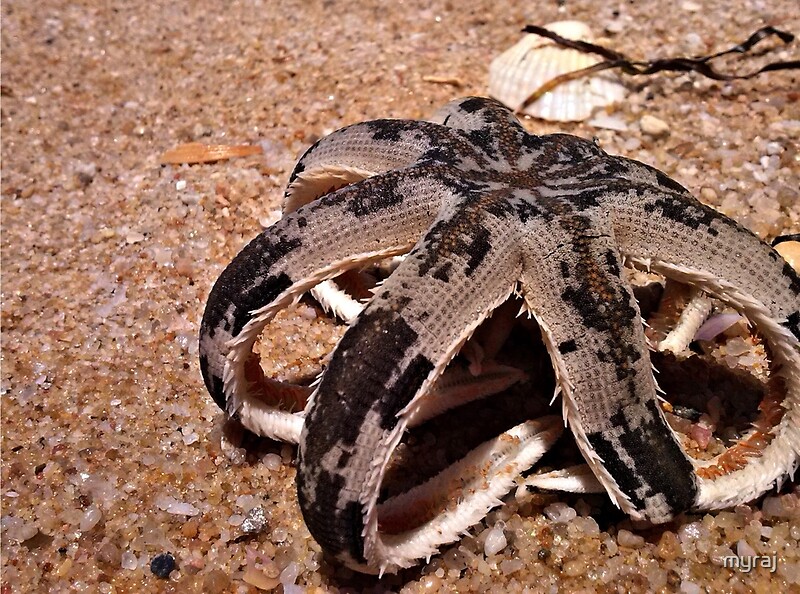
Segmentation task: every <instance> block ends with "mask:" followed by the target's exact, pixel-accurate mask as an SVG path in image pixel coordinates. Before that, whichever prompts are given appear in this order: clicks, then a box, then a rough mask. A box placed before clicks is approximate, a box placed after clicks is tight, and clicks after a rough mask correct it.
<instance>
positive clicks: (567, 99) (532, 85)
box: [489, 21, 625, 122]
mask: <svg viewBox="0 0 800 594" xmlns="http://www.w3.org/2000/svg"><path fill="white" fill-rule="evenodd" d="M545 28H546V29H549V30H550V31H553V32H554V33H557V34H558V35H560V36H561V37H565V38H567V39H574V40H582V41H591V37H592V36H591V31H590V30H589V27H588V26H586V25H585V24H583V23H580V22H578V21H559V22H557V23H550V24H549V25H545ZM600 61H602V60H601V59H600V58H599V57H598V56H596V55H591V54H583V53H581V52H579V51H577V50H573V49H568V48H562V47H559V46H558V45H556V44H555V43H554V42H552V41H550V40H549V39H547V38H545V37H541V36H539V35H534V34H529V35H526V36H525V37H523V38H522V39H521V40H520V41H519V42H518V43H517V44H516V45H514V46H513V47H512V48H510V49H509V50H507V51H505V52H503V53H502V54H500V55H499V56H497V57H496V58H495V59H494V60H493V61H492V64H491V66H489V94H490V95H491V96H492V97H494V98H495V99H497V100H498V101H500V102H502V103H504V104H505V105H507V106H508V107H510V108H511V109H513V110H514V111H515V112H518V111H519V108H520V107H521V106H522V103H523V102H524V101H525V100H526V99H527V98H528V97H529V96H530V95H531V94H532V93H533V92H534V91H535V90H536V89H538V88H539V87H540V86H542V85H543V84H544V83H546V82H548V81H549V80H551V79H553V78H555V77H556V76H559V75H560V74H564V73H567V72H573V71H575V70H580V69H581V68H586V67H588V66H592V65H593V64H596V63H598V62H600ZM624 96H625V87H624V86H623V85H622V84H621V83H620V82H619V79H618V78H617V77H616V76H614V75H613V74H611V73H610V71H605V72H601V73H599V74H594V75H592V76H587V77H584V78H580V79H577V80H573V81H570V82H568V83H564V84H562V85H559V86H557V87H556V88H555V89H553V90H552V91H550V92H548V93H545V94H544V95H543V96H542V97H540V98H539V99H538V100H536V101H535V102H534V103H532V104H530V105H528V106H527V107H526V108H525V109H524V110H522V113H525V114H528V115H532V116H535V117H537V118H542V119H544V120H551V121H555V122H574V121H580V120H585V119H586V118H588V117H589V116H590V115H591V114H592V111H593V110H594V109H595V108H597V107H603V106H606V105H609V104H611V103H614V102H615V101H620V100H621V99H622V98H623V97H624Z"/></svg>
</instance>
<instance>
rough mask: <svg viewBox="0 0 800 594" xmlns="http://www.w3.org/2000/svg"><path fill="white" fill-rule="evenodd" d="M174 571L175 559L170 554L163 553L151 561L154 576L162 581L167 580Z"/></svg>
mask: <svg viewBox="0 0 800 594" xmlns="http://www.w3.org/2000/svg"><path fill="white" fill-rule="evenodd" d="M173 569H175V557H173V556H172V555H171V554H170V553H161V554H160V555H156V556H155V557H153V560H152V561H150V571H152V572H153V575H155V576H156V577H159V578H161V579H162V580H165V579H167V578H168V577H169V574H170V573H172V570H173Z"/></svg>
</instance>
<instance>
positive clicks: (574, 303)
mask: <svg viewBox="0 0 800 594" xmlns="http://www.w3.org/2000/svg"><path fill="white" fill-rule="evenodd" d="M287 204H288V208H287V210H289V211H291V212H288V213H287V214H286V215H285V216H284V217H283V218H282V219H281V220H279V221H278V222H277V223H275V224H274V225H272V226H271V227H269V228H267V229H266V230H265V231H264V232H263V233H262V234H261V235H259V236H258V237H256V238H255V239H254V240H252V241H251V242H250V243H249V244H248V245H247V246H246V247H245V248H244V249H243V250H242V251H241V253H239V255H238V256H236V258H235V259H234V260H233V261H232V262H231V264H230V265H229V266H228V267H227V268H226V269H225V270H224V271H223V272H222V274H221V275H220V277H219V279H218V280H217V282H216V284H215V285H214V287H213V289H212V291H211V294H210V297H209V300H208V304H207V307H206V310H205V315H204V316H203V321H202V328H201V334H200V364H201V369H202V373H203V377H204V380H205V383H206V386H207V388H208V390H209V392H210V393H211V395H212V397H213V398H214V400H215V401H216V402H217V403H218V404H219V406H221V407H222V408H223V409H224V410H226V411H227V413H228V415H230V416H231V417H236V418H238V419H239V420H240V421H241V422H242V423H243V424H244V425H245V426H246V427H248V428H249V429H251V430H253V431H255V432H256V433H259V434H262V435H268V436H271V437H275V438H278V439H288V440H293V439H298V438H299V458H298V468H297V488H298V499H299V503H300V506H301V509H302V512H303V516H304V519H305V521H306V524H307V526H308V528H309V530H310V531H311V534H312V535H313V536H314V538H315V539H316V540H317V541H318V542H319V543H320V545H321V546H322V548H323V549H324V550H325V551H326V552H327V553H329V554H331V555H333V556H335V557H336V558H338V559H339V560H341V561H342V562H344V563H345V564H347V565H349V566H351V567H353V568H355V569H358V570H361V571H380V572H383V571H396V570H397V569H398V568H400V567H407V566H410V565H412V564H413V563H415V562H417V560H418V559H419V558H423V557H429V556H430V555H432V554H434V553H435V552H436V551H437V547H438V546H439V545H440V544H442V543H444V542H449V541H453V540H456V539H457V538H458V537H459V535H460V534H462V533H464V532H465V531H466V530H467V528H468V527H469V526H471V525H472V524H474V523H475V522H477V521H479V520H480V519H481V518H482V517H483V515H485V513H486V512H487V511H488V510H489V509H490V508H491V507H492V506H495V505H497V504H499V503H500V501H499V497H501V496H502V495H503V494H505V493H506V492H507V491H508V490H509V489H510V488H511V486H512V485H513V484H514V483H513V479H514V478H515V476H517V475H518V474H519V473H520V472H522V471H524V470H525V469H526V468H527V466H528V465H530V464H532V463H533V461H535V460H536V459H537V458H538V456H540V455H541V452H542V451H544V450H545V449H547V448H548V447H549V445H550V444H552V442H553V440H554V439H555V436H557V432H558V428H557V427H555V424H554V423H553V421H552V419H549V420H546V421H529V422H526V423H523V424H522V425H519V426H517V427H515V428H513V429H511V430H509V431H507V432H506V433H505V434H503V435H502V436H500V438H498V439H497V440H495V441H492V442H488V443H487V444H484V445H482V446H480V447H479V448H478V449H476V450H475V451H474V452H472V453H471V454H469V455H468V456H467V457H465V458H464V459H463V460H462V461H460V462H459V463H457V464H456V465H454V466H453V467H451V468H450V469H448V470H447V471H446V472H444V473H442V475H441V476H437V477H435V478H434V479H432V480H431V481H429V482H428V483H426V484H424V485H421V486H420V487H418V488H416V489H415V490H414V492H413V493H410V494H402V495H399V496H397V497H395V498H393V499H392V500H389V501H382V502H380V503H379V491H380V487H381V483H382V480H383V478H384V474H385V473H386V469H387V465H388V464H389V460H390V458H391V456H392V452H393V451H394V450H395V448H396V446H397V444H398V443H399V441H400V439H401V437H402V435H403V433H404V432H405V431H406V429H407V428H408V427H409V426H410V425H412V424H414V423H415V421H418V419H419V418H420V416H421V415H422V416H424V414H425V407H426V406H427V405H425V404H424V403H425V401H426V396H429V395H430V393H431V391H432V389H433V387H434V385H435V384H436V381H437V379H439V378H440V377H441V376H442V374H443V372H444V370H445V368H446V367H447V365H448V364H449V363H450V362H451V360H452V359H453V358H454V356H455V355H456V354H457V353H458V352H459V350H460V349H461V347H462V346H463V345H464V343H465V342H466V341H467V340H468V339H469V337H470V336H471V335H472V333H473V332H474V331H475V329H476V328H477V327H478V326H479V325H480V324H481V323H482V322H483V321H484V320H485V319H486V318H487V317H488V316H490V314H491V313H492V312H493V311H494V310H495V309H497V308H498V307H499V306H500V305H501V304H502V303H504V302H505V301H506V300H507V299H508V298H509V296H510V295H512V294H514V293H517V294H519V295H521V296H522V298H523V300H524V304H525V309H526V310H527V311H528V312H529V313H530V314H531V315H532V316H533V317H534V318H535V320H536V322H538V325H539V328H540V330H541V334H542V338H543V340H544V343H545V346H546V348H547V352H548V353H549V357H550V359H551V361H552V366H553V368H554V369H555V374H556V381H557V386H558V390H560V392H561V395H562V404H563V415H564V418H565V420H566V422H567V424H568V426H569V427H570V429H571V431H572V433H573V435H574V436H575V439H576V442H577V444H578V446H579V448H580V450H581V452H582V454H583V456H584V458H585V460H586V462H587V463H588V465H589V467H590V468H591V471H592V473H593V474H594V476H595V477H596V479H597V480H598V481H599V482H600V483H601V484H602V486H603V487H604V488H605V490H606V491H607V492H608V494H609V496H610V497H611V499H612V500H613V501H614V503H615V504H617V505H618V506H619V507H621V508H622V509H623V510H624V511H625V512H626V513H628V514H629V515H630V516H631V517H633V518H636V519H647V520H650V521H652V522H656V523H659V522H666V521H668V520H670V519H671V518H673V517H674V516H675V515H676V514H678V513H680V512H682V511H685V510H690V509H718V508H723V507H728V506H732V505H736V504H738V503H740V502H745V501H749V500H751V499H753V498H755V497H757V496H758V495H760V494H761V493H764V492H765V491H767V490H769V489H770V488H772V487H773V486H775V485H776V484H780V483H781V482H782V481H783V480H785V478H786V477H787V476H789V475H790V474H791V473H793V472H794V470H795V468H796V467H797V465H798V456H799V453H800V349H799V348H798V338H800V278H798V275H797V273H795V271H794V270H792V269H791V267H790V266H788V264H786V262H784V260H783V259H782V258H781V257H780V256H779V255H778V254H777V253H776V252H775V251H774V250H773V249H772V248H771V247H770V246H768V245H766V244H765V243H763V242H761V241H760V240H759V239H758V238H757V237H756V236H755V235H754V234H752V233H751V232H749V231H748V230H746V229H744V228H743V227H741V226H740V225H738V224H737V223H735V222H734V221H732V220H731V219H729V218H727V217H725V216H723V215H721V214H719V213H717V212H716V211H714V210H713V209H711V208H709V207H707V206H705V205H703V204H701V203H700V202H698V201H697V200H696V199H694V198H693V197H692V196H691V194H690V193H689V192H688V191H687V190H686V189H684V188H683V187H682V186H681V185H679V184H678V183H677V182H675V181H673V180H672V179H670V178H669V177H667V176H666V175H665V174H663V173H662V172H660V171H658V170H656V169H654V168H652V167H649V166H647V165H644V164H642V163H639V162H637V161H633V160H631V159H626V158H622V157H615V156H610V155H608V154H606V153H605V152H604V151H603V150H601V149H600V148H599V147H598V146H597V145H596V144H595V143H593V142H590V141H587V140H584V139H581V138H578V137H575V136H571V135H566V134H550V135H546V136H537V135H533V134H529V133H527V132H526V130H525V129H524V128H523V127H522V125H521V124H520V123H519V121H518V120H517V119H516V118H515V117H514V116H513V114H512V113H511V112H510V111H509V110H508V109H506V108H505V107H504V106H502V105H501V104H499V103H497V102H495V101H493V100H490V99H485V98H478V97H469V98H465V99H460V100H457V101H454V102H452V103H450V104H448V105H447V106H445V108H443V109H442V110H441V111H440V112H439V114H438V116H437V117H436V118H435V121H433V122H428V121H411V120H388V119H384V120H375V121H369V122H363V123H359V124H355V125H352V126H349V127H346V128H343V129H341V130H338V131H336V132H334V133H332V134H331V135H329V136H326V137H325V138H322V139H321V140H320V141H318V142H317V143H316V144H314V145H313V146H312V147H311V148H309V149H308V151H307V152H306V153H305V154H304V155H303V157H302V158H301V159H300V161H299V162H298V164H297V166H296V168H295V170H294V172H293V173H292V175H291V178H290V181H289V189H288V191H287ZM405 253H407V256H406V258H405V260H403V261H402V263H400V264H399V266H397V268H396V269H395V270H394V271H393V272H392V273H391V275H390V276H389V277H388V278H387V279H386V280H385V282H383V284H381V285H380V286H379V287H378V288H377V289H376V292H375V294H374V296H373V297H372V299H371V300H370V301H369V302H368V304H367V305H366V307H364V309H363V311H361V313H359V314H358V315H357V317H356V318H355V320H354V321H353V322H352V324H351V325H350V327H349V328H348V330H347V331H346V333H345V334H344V336H343V338H342V339H341V341H340V342H339V344H338V345H337V347H336V349H335V351H334V352H333V355H332V357H331V359H330V361H329V364H328V365H327V368H326V369H325V371H324V373H323V374H322V376H321V380H320V381H319V383H318V385H317V386H316V388H315V390H314V392H313V394H312V395H311V397H310V398H309V399H308V401H307V403H306V402H305V400H304V397H300V398H298V400H297V403H298V404H297V406H298V407H300V406H304V407H305V410H304V412H301V411H299V410H298V411H296V412H295V413H287V412H281V411H280V410H279V406H278V402H277V401H278V400H281V399H284V398H286V395H287V394H290V393H291V389H290V388H289V387H287V386H282V385H279V384H278V383H277V382H275V381H274V380H268V379H266V378H264V377H263V374H261V373H260V370H259V369H257V365H253V357H252V354H251V349H252V345H253V342H254V341H255V340H256V338H257V336H258V334H259V332H260V331H261V330H262V329H263V328H264V326H265V325H266V324H267V323H268V322H269V320H270V319H271V318H272V317H273V316H274V315H275V313H276V312H277V311H278V310H280V309H281V308H283V307H286V306H287V305H288V304H290V303H292V302H293V301H296V300H297V299H299V297H300V296H301V295H302V294H303V293H304V292H305V291H307V290H309V289H310V288H312V287H314V286H315V285H317V284H319V283H320V282H322V281H325V280H327V279H331V278H333V277H335V276H336V275H338V274H340V273H341V272H342V271H344V270H348V269H354V268H357V267H361V266H363V265H365V264H367V263H370V262H375V261H378V260H381V259H384V258H388V257H391V256H396V255H400V254H405ZM625 262H629V263H631V264H632V265H634V266H638V267H642V268H647V269H649V270H652V271H654V272H657V273H659V274H661V275H663V276H664V277H666V278H668V279H672V280H675V281H679V282H681V283H685V284H689V285H691V286H693V287H695V288H697V289H700V290H702V291H703V292H705V293H706V294H708V295H711V296H713V297H714V298H717V299H719V300H721V301H722V302H724V303H725V304H727V305H729V306H732V307H734V308H735V309H736V310H737V311H739V312H740V313H741V314H742V315H743V316H745V317H746V318H747V319H748V320H749V321H750V322H751V323H752V324H753V325H754V326H755V328H756V329H757V330H758V332H759V333H760V335H761V336H762V337H763V338H764V340H765V342H766V343H767V345H768V346H769V350H770V353H771V356H772V367H771V377H770V386H771V389H770V390H769V392H770V394H771V395H772V396H771V397H770V398H771V400H770V403H771V405H770V406H764V407H763V408H764V409H765V411H762V412H763V414H762V417H763V418H762V419H761V421H760V422H757V423H756V425H757V427H756V428H755V429H754V430H753V431H752V432H751V434H750V435H749V436H745V437H743V438H742V440H741V441H740V442H739V443H738V444H737V445H735V446H734V447H733V448H731V450H732V451H733V452H734V453H733V454H730V455H728V456H727V457H724V456H723V457H720V459H718V460H713V461H711V462H708V463H700V462H696V461H693V460H691V459H690V458H689V457H688V456H687V455H686V454H685V452H684V451H683V449H682V448H681V446H680V445H679V442H678V440H677V438H676V436H675V434H674V433H673V431H672V430H671V429H670V427H669V426H668V425H667V423H666V421H665V418H664V415H663V413H662V411H661V408H660V406H659V399H658V395H657V385H656V381H655V379H654V377H653V373H652V369H651V363H650V357H649V352H648V344H647V341H646V338H645V334H644V330H643V325H642V320H641V316H640V310H639V307H638V305H637V302H636V300H635V298H634V296H633V292H632V289H631V286H630V285H629V283H628V282H627V280H626V279H625V277H624V275H623V264H624V263H625ZM306 395H307V394H306ZM428 401H430V398H428ZM284 404H285V403H284ZM766 409H768V410H766ZM437 414H438V413H437ZM754 444H755V445H754ZM737 448H739V450H737ZM454 481H460V485H461V486H460V488H459V490H458V492H459V496H458V498H457V501H455V502H452V504H451V505H450V506H449V507H447V509H446V510H444V511H442V512H441V513H438V514H437V515H436V516H435V517H434V518H432V519H429V520H428V521H426V522H425V523H424V524H423V525H422V526H417V527H414V528H411V529H406V530H402V529H400V530H399V531H397V530H394V531H386V530H384V531H382V526H384V525H387V524H391V523H393V522H390V521H388V520H386V517H389V518H390V519H391V517H392V516H393V515H399V516H402V510H403V509H406V508H408V507H409V506H413V505H414V503H413V502H414V501H415V499H414V498H418V497H423V498H424V497H430V496H431V494H432V493H436V492H438V491H439V490H441V489H445V488H451V487H452V483H453V482H454ZM448 485H449V487H448ZM379 520H380V523H379ZM401 524H402V522H401Z"/></svg>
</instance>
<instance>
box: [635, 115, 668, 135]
mask: <svg viewBox="0 0 800 594" xmlns="http://www.w3.org/2000/svg"><path fill="white" fill-rule="evenodd" d="M639 127H641V129H642V132H644V133H645V134H649V135H650V136H666V135H667V134H669V124H667V122H665V121H664V120H660V119H659V118H657V117H655V116H651V115H650V114H645V115H643V116H642V119H641V120H639Z"/></svg>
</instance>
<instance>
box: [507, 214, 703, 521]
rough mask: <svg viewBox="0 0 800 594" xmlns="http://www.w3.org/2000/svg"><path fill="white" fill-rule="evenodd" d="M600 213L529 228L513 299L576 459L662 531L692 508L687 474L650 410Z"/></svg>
mask: <svg viewBox="0 0 800 594" xmlns="http://www.w3.org/2000/svg"><path fill="white" fill-rule="evenodd" d="M564 204H565V205H566V206H565V208H571V207H572V206H574V202H564ZM601 213H602V211H600V210H599V209H598V210H591V209H590V210H578V211H575V212H573V213H571V214H564V215H562V216H561V217H560V218H559V220H558V221H556V222H555V223H552V224H550V223H547V222H546V221H544V220H542V219H541V218H535V219H532V220H531V221H529V223H528V225H527V227H528V233H527V234H526V244H525V245H526V249H525V254H526V258H527V261H526V264H525V273H524V274H523V277H522V292H523V296H524V298H525V302H526V304H527V307H528V308H529V310H530V311H531V312H532V313H533V315H534V316H535V317H536V319H537V321H538V322H539V324H540V326H541V329H542V335H543V338H544V341H545V344H546V346H547V349H548V352H549V353H550V357H551V359H552V361H553V366H554V368H555V370H556V377H557V381H558V383H559V385H560V387H561V390H562V394H563V402H564V414H565V417H566V420H567V422H568V424H569V426H570V428H571V429H572V432H573V434H574V435H575V437H576V441H577V443H578V446H579V447H580V449H581V451H582V453H583V455H584V458H585V459H586V461H587V462H588V463H589V465H590V466H591V467H592V470H593V471H594V472H595V475H596V476H597V478H598V479H599V480H600V482H601V483H603V485H604V486H605V488H606V489H607V491H608V492H609V495H610V496H611V498H612V499H613V500H614V501H615V503H616V504H617V505H619V506H620V507H622V508H623V510H624V511H625V512H627V513H628V514H630V515H631V516H633V517H638V518H642V517H646V518H648V519H650V520H651V521H655V522H664V521H667V520H668V519H670V518H671V517H672V516H673V515H674V514H676V513H678V512H679V511H682V510H684V509H686V508H688V507H689V506H691V505H692V503H693V502H694V498H695V494H696V485H695V480H694V475H693V472H692V471H693V468H692V465H691V462H690V461H689V460H688V458H687V457H686V456H685V455H684V453H683V452H682V450H681V448H680V446H679V444H678V442H677V441H676V439H675V436H674V435H673V433H672V431H671V430H670V428H669V427H668V425H667V423H666V421H665V419H664V417H663V414H662V413H661V410H660V407H659V405H658V399H657V395H656V386H655V383H654V380H653V375H652V373H651V368H650V358H649V353H648V350H647V347H646V342H645V337H644V330H643V327H642V324H641V320H640V313H639V308H638V305H637V303H636V300H635V298H634V296H633V291H632V289H631V287H630V286H629V284H628V283H627V281H626V280H625V279H624V277H623V275H622V259H621V257H620V255H619V253H618V252H617V249H616V242H615V238H614V235H613V231H612V229H611V224H610V221H609V219H608V216H607V215H606V214H601Z"/></svg>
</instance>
